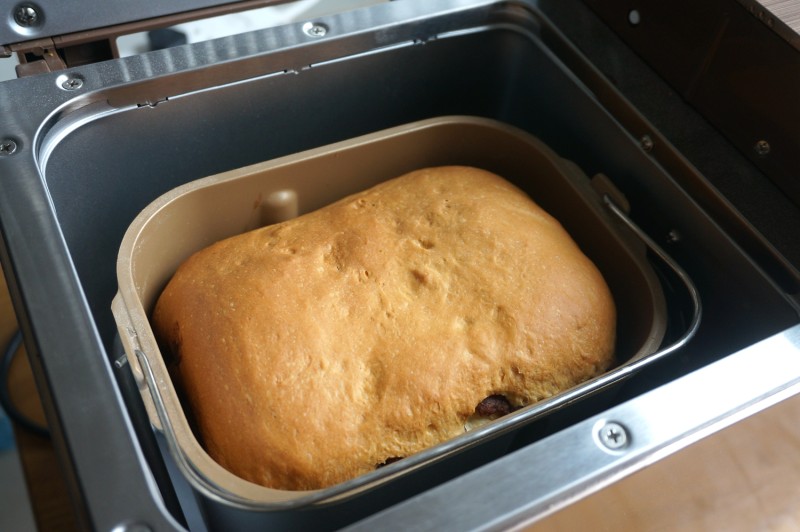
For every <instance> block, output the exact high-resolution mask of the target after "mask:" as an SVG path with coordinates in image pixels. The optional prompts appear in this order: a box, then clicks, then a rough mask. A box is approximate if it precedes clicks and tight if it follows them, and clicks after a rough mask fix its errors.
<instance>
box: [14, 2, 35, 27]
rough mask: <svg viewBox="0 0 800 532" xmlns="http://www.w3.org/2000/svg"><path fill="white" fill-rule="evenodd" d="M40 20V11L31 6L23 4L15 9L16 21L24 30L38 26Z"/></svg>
mask: <svg viewBox="0 0 800 532" xmlns="http://www.w3.org/2000/svg"><path fill="white" fill-rule="evenodd" d="M40 20H41V15H40V14H39V11H37V10H36V8H35V7H33V6H32V5H30V4H22V5H19V6H17V7H16V8H15V9H14V21H15V22H16V23H17V24H19V25H20V26H22V27H23V28H31V27H33V26H37V25H38V24H39V22H40Z"/></svg>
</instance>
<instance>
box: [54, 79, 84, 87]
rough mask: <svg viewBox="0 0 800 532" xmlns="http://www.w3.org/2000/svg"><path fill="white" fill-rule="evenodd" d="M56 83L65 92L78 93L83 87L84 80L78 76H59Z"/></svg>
mask: <svg viewBox="0 0 800 532" xmlns="http://www.w3.org/2000/svg"><path fill="white" fill-rule="evenodd" d="M56 83H58V86H59V87H61V88H62V89H64V90H65V91H76V90H78V89H80V88H81V87H83V79H81V78H80V77H78V76H59V77H58V79H57V80H56Z"/></svg>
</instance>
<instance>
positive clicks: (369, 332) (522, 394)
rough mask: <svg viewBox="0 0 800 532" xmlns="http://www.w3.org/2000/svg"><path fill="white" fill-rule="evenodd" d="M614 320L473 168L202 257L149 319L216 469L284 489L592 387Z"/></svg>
mask: <svg viewBox="0 0 800 532" xmlns="http://www.w3.org/2000/svg"><path fill="white" fill-rule="evenodd" d="M615 319H616V317H615V308H614V303H613V301H612V298H611V295H610V292H609V289H608V287H607V286H606V284H605V282H604V280H603V277H602V276H601V274H600V273H599V272H598V270H597V269H596V267H595V266H594V265H593V264H592V263H591V262H590V261H589V259H587V257H586V256H584V255H583V254H582V253H581V251H580V250H579V249H578V247H577V245H576V244H575V243H574V242H573V241H572V240H571V238H570V237H569V236H568V235H567V233H566V232H565V231H564V229H563V228H562V227H561V225H560V224H559V223H558V222H557V221H556V220H554V219H553V218H552V217H551V216H549V215H548V214H546V213H545V212H544V211H543V210H542V209H541V208H539V207H538V206H537V205H536V204H535V203H533V202H532V201H531V200H530V199H529V198H528V197H527V196H526V195H525V194H524V193H523V192H522V191H520V190H519V189H517V188H516V187H515V186H513V185H512V184H510V183H509V182H507V181H505V180H504V179H502V178H500V177H498V176H496V175H494V174H492V173H489V172H486V171H483V170H479V169H475V168H469V167H437V168H428V169H423V170H419V171H415V172H412V173H410V174H407V175H404V176H401V177H399V178H396V179H393V180H390V181H387V182H384V183H382V184H380V185H377V186H375V187H373V188H371V189H369V190H366V191H364V192H361V193H358V194H355V195H352V196H349V197H347V198H344V199H342V200H340V201H338V202H336V203H333V204H331V205H329V206H327V207H324V208H322V209H320V210H317V211H314V212H311V213H309V214H305V215H303V216H300V217H298V218H295V219H292V220H289V221H286V222H283V223H279V224H275V225H270V226H267V227H264V228H261V229H257V230H255V231H251V232H248V233H245V234H242V235H239V236H235V237H232V238H229V239H227V240H223V241H221V242H218V243H216V244H214V245H212V246H210V247H208V248H206V249H203V250H202V251H200V252H198V253H196V254H195V255H193V256H192V257H190V258H189V259H188V260H187V261H186V262H185V263H184V264H183V265H181V266H180V268H179V269H178V271H177V272H176V273H175V275H174V277H173V278H172V279H171V280H170V282H169V283H168V286H167V287H166V289H165V290H164V292H163V293H162V295H161V296H160V298H159V300H158V303H157V305H156V307H155V311H154V315H153V323H154V327H155V330H156V334H157V337H158V338H160V340H161V342H162V343H163V345H164V347H165V348H168V349H169V350H170V351H171V352H172V354H173V356H174V357H175V361H176V366H177V373H178V374H179V381H180V383H181V385H182V388H183V391H184V393H185V395H186V397H187V398H188V401H189V403H190V407H191V411H192V414H193V416H194V418H195V420H196V422H197V426H198V428H199V432H200V436H201V439H202V442H203V443H204V446H205V447H206V449H207V451H208V453H209V454H210V455H211V457H212V458H214V459H215V460H216V461H218V462H219V463H220V464H221V465H222V466H224V467H225V468H227V469H228V470H230V471H231V472H233V473H234V474H236V475H238V476H240V477H242V478H245V479H247V480H250V481H252V482H255V483H258V484H262V485H264V486H268V487H273V488H279V489H285V490H305V489H316V488H322V487H326V486H330V485H333V484H336V483H339V482H342V481H345V480H347V479H351V478H353V477H356V476H358V475H360V474H363V473H366V472H369V471H371V470H374V469H375V468H376V467H379V466H380V465H381V464H384V463H387V462H388V461H393V460H395V459H398V458H402V457H406V456H409V455H411V454H413V453H416V452H418V451H421V450H423V449H425V448H427V447H430V446H432V445H435V444H437V443H440V442H442V441H444V440H447V439H449V438H452V437H454V436H457V435H459V434H462V433H463V432H464V430H465V424H467V423H468V420H469V419H470V418H471V417H472V416H474V415H475V412H476V407H478V405H481V406H480V407H478V413H479V414H486V415H491V414H495V415H497V414H503V413H505V412H507V411H508V409H509V407H510V408H511V409H514V408H518V407H521V406H523V405H528V404H530V403H533V402H535V401H537V400H540V399H542V398H546V397H548V396H551V395H553V394H556V393H558V392H560V391H562V390H565V389H568V388H570V387H572V386H574V385H576V384H578V383H580V382H581V381H584V380H586V379H588V378H590V377H592V376H595V375H597V374H598V373H600V372H602V371H604V370H605V369H607V368H608V367H609V366H610V365H611V364H612V358H613V347H614V334H615ZM487 398H489V399H488V400H485V399H487Z"/></svg>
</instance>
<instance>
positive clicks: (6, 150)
mask: <svg viewBox="0 0 800 532" xmlns="http://www.w3.org/2000/svg"><path fill="white" fill-rule="evenodd" d="M16 151H17V142H16V141H15V140H14V139H3V140H0V157H7V156H9V155H14V153H15V152H16Z"/></svg>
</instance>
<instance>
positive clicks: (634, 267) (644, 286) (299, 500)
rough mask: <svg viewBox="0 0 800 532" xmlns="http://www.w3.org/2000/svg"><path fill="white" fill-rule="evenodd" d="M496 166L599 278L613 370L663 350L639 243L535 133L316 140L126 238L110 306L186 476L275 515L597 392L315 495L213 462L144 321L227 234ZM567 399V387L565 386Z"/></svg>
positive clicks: (463, 120)
mask: <svg viewBox="0 0 800 532" xmlns="http://www.w3.org/2000/svg"><path fill="white" fill-rule="evenodd" d="M452 164H458V165H470V166H476V167H480V168H483V169H486V170H489V171H492V172H495V173H497V174H499V175H501V176H503V177H505V178H506V179H508V180H510V181H512V182H513V183H515V184H516V185H517V186H519V187H520V188H522V189H523V190H525V191H526V192H527V193H528V194H529V195H530V196H531V197H532V198H533V199H534V200H535V201H536V202H537V203H538V204H539V205H541V206H542V207H543V208H544V209H545V210H547V211H548V212H550V213H551V214H552V215H553V216H555V217H556V218H557V219H558V220H559V221H560V222H561V223H562V225H563V226H564V227H565V228H566V229H567V231H568V232H569V233H570V234H571V235H572V237H573V239H574V240H575V241H576V242H577V243H578V245H579V246H580V247H581V248H582V250H583V251H584V253H585V254H586V255H588V256H589V258H591V259H592V260H593V261H594V263H595V264H596V265H597V266H598V268H599V269H600V270H601V272H602V273H603V275H604V277H605V279H606V281H607V283H608V284H609V286H610V288H611V291H612V294H613V296H614V300H615V303H616V305H617V313H618V325H617V348H616V356H617V361H618V364H619V366H618V367H617V368H614V369H612V370H611V371H612V372H616V374H617V375H619V374H620V372H624V371H625V369H630V368H631V367H632V365H633V364H634V362H636V363H637V364H636V367H637V368H638V367H639V366H641V363H642V361H646V360H647V359H648V358H649V357H650V355H652V354H653V353H654V352H657V351H658V350H659V346H660V344H661V343H662V340H663V337H664V334H665V329H666V305H665V300H664V295H663V292H662V289H661V286H660V284H659V281H658V279H657V277H656V275H655V273H654V271H653V269H652V268H651V265H650V264H649V262H648V260H647V259H646V257H645V249H646V248H645V246H644V245H643V244H642V243H641V241H639V240H637V239H636V238H635V237H634V235H633V233H632V232H631V231H630V230H629V229H628V228H627V227H626V226H625V225H624V224H623V223H621V222H620V221H619V220H618V219H616V218H615V217H614V215H613V213H612V212H611V211H610V210H609V209H608V207H607V206H606V205H605V204H604V202H603V197H602V196H601V195H600V194H598V193H597V192H596V190H595V188H594V187H592V184H591V182H590V180H589V179H588V178H587V176H586V175H585V174H583V173H582V172H581V171H580V169H579V168H578V167H577V166H575V165H574V164H572V163H570V162H568V161H566V160H564V159H561V158H560V157H558V156H557V155H556V154H555V153H554V152H553V151H551V150H550V149H549V148H548V147H547V146H545V145H544V144H543V143H542V142H540V141H539V140H538V139H537V138H535V137H533V136H531V135H530V134H528V133H526V132H523V131H522V130H518V129H515V128H513V127H511V126H509V125H506V124H503V123H500V122H497V121H493V120H489V119H484V118H478V117H466V116H448V117H439V118H433V119H428V120H423V121H420V122H415V123H411V124H407V125H403V126H399V127H395V128H391V129H388V130H384V131H380V132H376V133H373V134H368V135H366V136H361V137H358V138H354V139H351V140H348V141H344V142H340V143H336V144H333V145H329V146H326V147H322V148H317V149H312V150H309V151H305V152H302V153H298V154H295V155H291V156H287V157H282V158H279V159H274V160H271V161H266V162H263V163H259V164H255V165H252V166H248V167H245V168H240V169H236V170H233V171H229V172H225V173H221V174H217V175H213V176H210V177H206V178H203V179H200V180H197V181H194V182H191V183H188V184H185V185H183V186H180V187H178V188H176V189H174V190H172V191H170V192H168V193H166V194H164V195H163V196H161V197H159V198H158V199H156V200H155V201H154V202H152V203H151V204H150V205H149V206H148V207H146V208H145V209H144V210H143V211H142V212H141V213H140V214H139V215H138V216H137V217H136V219H135V220H134V221H133V223H132V224H131V225H130V227H129V228H128V230H127V232H126V234H125V236H124V239H123V241H122V244H121V247H120V251H119V256H118V262H117V278H118V284H119V289H118V293H117V296H116V297H115V299H114V302H113V305H112V310H113V313H114V317H115V320H116V323H117V326H118V329H119V333H120V337H121V340H122V343H123V345H124V348H125V351H126V355H127V358H128V360H129V362H130V364H131V367H132V370H133V372H134V375H135V376H136V377H137V382H138V384H139V387H140V391H141V393H142V397H143V399H144V402H145V405H146V407H147V411H148V414H149V416H150V419H151V422H152V424H153V425H154V427H155V428H156V429H157V430H160V431H163V432H164V435H165V437H166V440H167V442H168V444H169V445H170V451H171V454H172V455H173V458H174V459H175V461H176V463H177V464H178V466H179V468H180V469H181V471H182V472H183V474H184V475H185V476H187V478H188V480H189V481H190V483H191V484H192V485H193V486H194V487H195V488H196V489H198V490H200V491H201V492H202V493H204V494H206V495H207V496H209V497H212V498H214V499H216V500H219V501H222V502H224V503H226V504H230V505H233V506H236V507H243V508H256V509H261V510H271V509H274V510H278V509H286V508H294V507H301V506H305V505H311V504H320V503H322V502H329V501H331V500H336V499H341V498H346V497H349V496H353V495H355V494H357V493H359V492H363V491H364V490H367V489H371V488H374V487H377V486H379V485H382V484H384V483H386V482H390V481H391V479H392V478H393V477H396V476H398V475H404V474H406V473H408V472H409V471H411V470H412V469H416V468H419V467H424V466H425V465H426V464H430V463H432V462H434V461H436V460H441V459H454V458H455V455H457V454H458V452H459V451H460V450H463V449H466V448H470V447H473V446H477V445H486V446H487V448H491V449H496V450H493V451H491V452H497V453H502V452H504V451H503V448H502V446H499V448H498V446H489V445H488V442H489V441H490V440H494V439H495V438H497V436H499V435H501V434H510V433H513V431H515V430H516V429H518V428H520V427H522V426H524V425H525V424H526V423H528V422H529V421H531V420H532V419H535V418H539V417H541V416H543V415H545V414H548V413H551V412H552V411H554V410H555V409H557V408H561V407H563V406H564V405H565V404H567V403H571V402H574V401H576V400H579V399H583V398H585V396H587V395H589V394H591V393H593V392H595V391H597V389H598V388H599V387H601V386H606V385H607V384H608V383H607V382H606V381H603V379H602V377H601V378H598V379H594V380H593V381H589V382H587V383H584V384H582V385H579V386H578V387H576V388H574V389H573V390H570V391H569V394H568V398H567V399H564V398H561V400H560V396H556V397H553V398H550V399H547V400H545V401H541V402H539V403H536V404H534V405H530V406H528V407H526V408H523V409H521V410H519V411H517V412H515V413H513V414H510V415H508V416H505V417H503V418H501V419H499V420H497V421H495V422H493V423H490V424H488V425H486V426H483V427H480V428H478V429H475V430H473V431H470V432H468V433H465V434H464V435H462V436H459V437H457V438H455V439H453V440H450V441H448V442H445V443H443V444H440V445H437V446H436V447H433V448H430V449H427V450H425V451H422V452H420V453H418V454H416V455H414V456H411V457H408V458H406V459H404V460H400V461H398V462H395V463H392V464H390V465H387V466H386V467H383V468H380V469H379V470H376V471H374V472H371V473H369V474H367V475H363V476H362V477H359V478H356V479H353V480H350V481H347V482H345V483H342V484H339V485H336V486H332V487H330V488H325V489H322V490H315V491H284V490H276V489H270V488H266V487H262V486H259V485H256V484H253V483H250V482H247V481H245V480H243V479H241V478H238V477H236V476H235V475H233V474H231V473H230V472H228V471H227V470H225V469H223V468H222V467H221V466H219V465H218V464H217V463H216V462H214V461H213V460H212V459H211V458H210V457H209V456H208V455H207V454H206V452H205V451H204V450H203V447H202V446H201V444H200V442H198V440H197V438H196V437H195V435H194V434H193V432H192V429H191V426H190V423H189V421H188V418H187V415H186V413H185V412H184V410H183V407H182V405H181V401H180V399H179V394H178V392H177V391H176V388H175V386H174V385H173V382H172V380H171V379H170V373H169V370H168V363H167V360H165V358H164V357H163V356H162V353H161V352H160V350H159V345H158V343H157V342H156V339H155V338H154V336H153V332H152V330H151V327H150V324H149V321H148V319H149V316H150V313H151V311H152V309H153V306H154V305H155V302H156V300H157V298H158V296H159V294H160V292H161V290H162V289H163V288H164V286H165V284H166V283H167V281H168V280H169V278H170V277H171V275H172V274H173V272H174V271H175V270H176V269H177V267H178V265H179V264H180V263H181V262H182V261H183V260H185V259H186V258H187V257H189V255H191V254H192V253H193V252H195V251H197V250H199V249H201V248H203V247H205V246H207V245H209V244H211V243H213V242H215V241H217V240H220V239H223V238H226V237H229V236H232V235H235V234H238V233H242V232H245V231H248V230H251V229H255V228H257V227H260V226H263V225H266V224H270V223H275V222H278V221H282V220H285V219H288V218H291V217H294V216H297V215H298V214H302V213H305V212H309V211H312V210H314V209H317V208H319V207H322V206H324V205H327V204H329V203H331V202H333V201H335V200H337V199H339V198H341V197H343V196H345V195H348V194H351V193H354V192H357V191H360V190H363V189H365V188H368V187H370V186H372V185H374V184H377V183H379V182H381V181H384V180H387V179H390V178H393V177H396V176H399V175H401V174H404V173H406V172H409V171H412V170H415V169H418V168H423V167H429V166H438V165H452ZM562 395H564V394H562Z"/></svg>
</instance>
